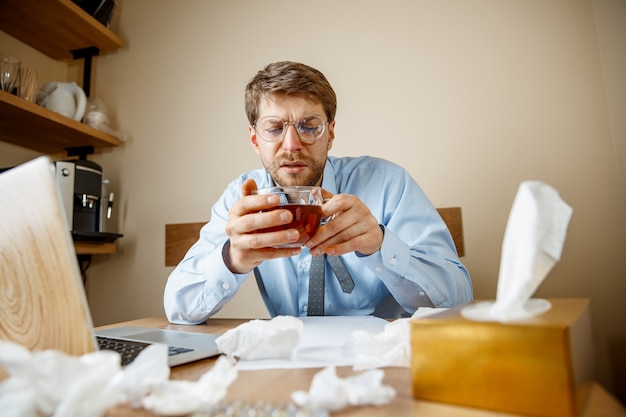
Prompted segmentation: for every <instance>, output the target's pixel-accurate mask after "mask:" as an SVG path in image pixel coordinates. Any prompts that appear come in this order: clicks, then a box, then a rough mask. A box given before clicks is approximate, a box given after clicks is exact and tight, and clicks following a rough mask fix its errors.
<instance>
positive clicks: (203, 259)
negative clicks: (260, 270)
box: [163, 181, 249, 324]
mask: <svg viewBox="0 0 626 417" xmlns="http://www.w3.org/2000/svg"><path fill="white" fill-rule="evenodd" d="M240 189H241V186H240V185H239V181H237V182H233V183H231V184H230V185H229V187H228V188H227V189H226V191H225V192H224V194H223V195H222V197H221V198H220V199H219V200H218V201H217V202H216V203H215V204H214V205H213V208H212V210H211V220H210V221H209V222H208V223H207V224H206V225H204V226H203V227H202V229H201V230H200V237H199V239H198V241H197V242H196V243H195V244H194V245H193V246H192V247H191V248H190V249H189V251H188V252H187V253H186V254H185V257H184V258H183V260H182V261H181V262H180V263H179V264H178V265H177V266H176V267H175V268H174V270H173V271H172V273H171V274H170V276H169V277H168V280H167V283H166V285H165V291H164V294H163V305H164V308H165V314H166V316H167V318H168V320H169V321H170V322H172V323H178V324H198V323H202V322H204V321H206V320H207V319H208V318H209V317H210V316H212V315H214V314H215V313H217V312H218V311H219V310H220V309H221V308H222V307H223V306H224V305H225V304H226V303H227V302H228V301H229V300H231V299H232V298H233V297H234V296H235V294H236V293H237V291H238V290H239V287H240V286H241V285H242V284H243V282H244V281H245V280H246V278H247V277H248V275H249V274H234V273H232V272H231V271H230V270H229V269H228V267H227V266H226V264H225V263H224V259H223V257H222V249H223V247H224V245H225V244H226V242H227V240H228V236H227V235H226V233H225V231H224V227H225V224H226V219H227V218H228V210H229V208H230V207H231V206H232V204H233V203H234V201H236V200H237V199H238V198H239V196H240V194H239V190H240Z"/></svg>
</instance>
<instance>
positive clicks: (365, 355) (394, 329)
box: [352, 307, 447, 371]
mask: <svg viewBox="0 0 626 417" xmlns="http://www.w3.org/2000/svg"><path fill="white" fill-rule="evenodd" d="M445 310H447V308H430V307H420V308H419V309H417V310H416V311H415V313H414V314H413V315H412V316H411V317H408V318H400V319H396V320H394V321H392V322H390V323H389V324H386V325H385V328H384V330H383V331H382V332H381V333H378V334H371V333H369V332H366V331H363V330H357V331H355V332H353V333H352V337H353V339H354V346H355V349H356V360H355V363H354V366H353V369H354V370H355V371H360V370H364V369H373V368H383V367H403V368H409V367H410V366H411V320H414V319H419V318H422V317H427V316H430V315H432V314H435V313H439V312H442V311H445Z"/></svg>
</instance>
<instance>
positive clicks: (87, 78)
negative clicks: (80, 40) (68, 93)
mask: <svg viewBox="0 0 626 417" xmlns="http://www.w3.org/2000/svg"><path fill="white" fill-rule="evenodd" d="M70 52H71V53H72V56H73V57H74V59H84V60H85V66H84V68H83V90H84V91H85V95H86V96H87V97H89V93H90V92H91V59H92V58H93V57H94V56H98V55H100V49H98V48H96V47H95V46H90V47H88V48H82V49H74V50H73V51H70Z"/></svg>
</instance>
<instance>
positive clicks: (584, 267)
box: [0, 0, 626, 396]
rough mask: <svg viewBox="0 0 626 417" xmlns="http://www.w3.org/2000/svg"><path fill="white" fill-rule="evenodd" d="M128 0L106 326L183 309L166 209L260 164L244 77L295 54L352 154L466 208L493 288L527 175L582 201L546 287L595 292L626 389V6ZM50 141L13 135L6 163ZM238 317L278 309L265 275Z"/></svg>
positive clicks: (101, 73) (108, 158) (605, 356)
mask: <svg viewBox="0 0 626 417" xmlns="http://www.w3.org/2000/svg"><path fill="white" fill-rule="evenodd" d="M118 3H119V9H118V14H117V15H116V20H115V22H114V25H113V28H114V30H115V31H116V32H117V33H119V34H120V35H121V37H122V38H123V39H124V40H125V41H126V42H127V46H126V47H125V48H124V49H122V50H119V51H117V52H114V53H111V54H107V55H104V56H101V57H98V58H96V59H95V62H94V67H95V68H94V85H93V87H92V96H97V97H99V98H101V99H103V100H104V102H105V103H106V105H107V106H108V107H109V110H110V117H111V119H112V121H113V122H114V127H115V128H116V129H119V130H120V131H123V132H124V133H127V134H128V135H129V139H128V141H127V142H126V143H125V144H124V145H123V146H122V147H119V148H116V149H110V150H106V151H104V152H102V153H100V154H98V155H96V156H95V157H94V158H93V159H94V160H96V161H97V162H99V163H100V164H101V165H102V166H103V167H104V169H105V171H106V173H107V176H108V177H109V179H110V180H111V183H112V189H113V190H114V191H116V192H117V195H118V198H117V201H118V206H117V214H118V227H119V230H120V231H121V232H122V233H124V235H125V236H124V238H122V239H120V240H119V253H118V254H116V255H113V256H100V257H96V258H95V259H94V264H93V265H92V266H91V268H90V269H89V271H88V276H89V278H88V284H87V290H88V297H89V302H90V305H91V309H92V313H93V316H94V321H95V323H96V324H106V323H111V322H117V321H120V320H127V319H132V318H137V317H142V316H148V315H159V316H160V315H163V310H162V303H161V300H162V291H163V287H164V285H165V281H166V279H167V276H168V274H169V272H170V271H171V268H167V267H165V266H164V225H165V224H166V223H176V222H191V221H204V220H208V218H209V213H210V206H211V204H212V203H213V201H214V200H216V199H217V198H218V197H219V195H220V194H221V192H222V190H223V188H224V186H225V185H226V183H227V182H228V181H230V180H231V179H232V178H234V177H235V176H236V175H238V174H239V173H240V172H242V171H244V170H249V169H252V168H256V167H258V166H259V162H258V160H257V157H256V154H254V152H253V151H252V149H251V148H250V146H249V144H248V143H247V124H246V119H245V115H244V111H243V89H244V85H245V84H246V82H247V81H248V80H249V78H250V77H251V76H252V75H253V74H254V73H255V72H256V71H257V70H258V69H259V68H260V67H262V66H263V65H265V64H266V63H268V62H271V61H276V60H283V59H289V60H297V61H302V62H305V63H308V64H310V65H313V66H315V67H317V68H318V69H320V70H322V71H323V72H324V73H325V74H326V75H327V76H328V78H329V79H330V81H331V83H332V84H333V85H334V87H335V88H336V90H337V93H338V96H339V110H338V113H337V128H336V133H337V138H336V141H335V147H334V149H333V150H332V154H334V155H338V156H340V155H361V154H372V155H376V156H381V157H384V158H387V159H390V160H392V161H394V162H397V163H399V164H401V165H403V166H405V167H406V168H407V169H408V170H409V171H410V172H411V174H412V175H413V176H414V177H415V178H416V179H417V181H418V182H419V183H420V184H421V185H422V187H423V188H424V190H425V191H426V193H427V194H428V195H429V196H430V198H431V200H432V201H433V203H434V204H435V205H437V206H448V205H460V206H461V207H462V208H463V214H464V225H465V238H466V251H467V256H466V257H465V258H463V261H464V262H465V263H466V265H467V266H468V268H469V270H470V272H471V274H472V278H473V281H474V286H475V296H476V297H477V298H494V297H495V292H496V283H497V278H498V268H499V260H500V248H501V243H502V237H503V234H504V229H505V225H506V220H507V217H508V214H509V210H510V208H511V204H512V201H513V198H514V196H515V193H516V191H517V187H518V185H519V183H520V182H521V181H523V180H530V179H537V180H542V181H545V182H547V183H549V184H551V185H553V186H554V187H555V188H557V189H558V190H559V192H560V193H561V195H562V197H563V198H564V199H565V200H566V201H567V202H568V203H569V204H570V205H571V206H572V207H573V208H574V214H573V217H572V220H571V223H570V227H569V231H568V238H567V241H566V244H565V248H564V251H563V256H562V259H561V261H560V262H559V263H558V264H557V266H556V267H555V268H554V270H553V271H552V273H551V274H550V275H549V276H548V278H547V279H546V281H545V283H544V284H543V285H542V286H541V287H540V289H539V290H538V292H537V294H536V295H537V296H540V297H588V298H590V299H591V302H592V304H591V309H592V319H593V330H594V335H595V344H596V348H597V363H596V365H597V376H598V379H599V381H600V382H601V383H602V384H603V385H604V386H606V387H607V388H609V389H611V388H613V389H614V391H615V392H617V391H620V390H624V380H623V378H624V377H623V376H619V375H624V374H625V373H626V371H625V370H624V366H625V363H624V362H625V359H624V357H623V353H622V352H623V351H624V346H625V344H626V326H624V324H623V317H625V316H626V302H624V296H626V273H625V272H624V271H625V270H626V256H624V255H625V254H626V238H625V236H626V208H625V206H624V201H625V199H626V190H625V186H624V184H626V181H625V180H624V178H625V174H624V170H625V166H626V156H625V149H626V145H625V136H626V134H625V131H626V129H625V126H624V118H623V115H624V114H625V106H626V104H625V101H626V98H625V96H626V95H625V94H624V91H625V83H624V78H623V75H619V74H624V71H622V70H623V69H624V52H623V50H622V49H623V39H624V38H625V37H624V27H625V26H626V25H624V23H625V22H626V11H625V7H624V4H625V2H623V1H620V0H596V1H591V0H578V1H576V0H561V1H559V0H550V1H543V0H535V1H527V0H519V1H508V2H502V1H498V0H482V1H481V0H473V1H453V0H446V1H402V0H393V1H386V2H380V1H343V2H336V1H331V0H321V1H318V2H314V3H311V2H304V1H293V0H291V1H287V0H284V1H278V0H271V1H269V0H268V1H265V2H258V1H252V0H248V1H240V2H238V3H237V6H236V7H235V6H234V5H233V3H232V2H229V1H227V0H214V1H199V0H197V1H191V0H188V1H185V2H170V1H164V0H133V1H119V0H118ZM618 40H619V41H618ZM0 41H1V42H2V48H0V49H11V51H10V52H13V53H14V54H16V55H21V56H22V58H23V59H24V61H25V62H27V61H28V60H32V61H33V63H32V64H31V65H32V66H34V67H36V69H37V70H38V71H41V73H43V74H46V75H47V76H48V77H49V80H50V79H54V77H63V76H64V77H67V79H75V80H76V81H80V79H79V77H80V74H79V72H80V71H77V70H76V68H75V67H76V66H75V64H72V63H70V67H69V68H68V69H67V72H66V73H63V71H64V70H59V69H58V67H57V66H58V65H59V63H58V62H54V61H50V60H46V59H45V57H44V58H41V57H40V56H38V53H36V52H33V51H32V50H30V48H27V47H25V46H23V45H21V44H20V43H19V42H17V41H14V40H12V39H11V38H10V37H8V36H7V35H5V34H4V33H0ZM42 60H43V62H42ZM63 65H65V63H63ZM55 68H56V72H55ZM59 71H60V72H59ZM48 73H50V74H48ZM33 155H34V154H33V153H32V152H27V151H23V150H21V149H20V148H17V147H14V146H9V145H3V144H0V164H4V165H6V164H8V163H17V162H21V161H22V160H26V159H29V158H30V157H32V156H33ZM220 315H221V316H224V317H267V313H266V312H265V309H264V307H263V305H262V302H261V301H260V297H259V296H258V293H257V290H256V285H255V284H254V282H253V280H249V282H248V283H247V284H246V286H245V287H244V289H243V290H242V291H241V292H240V293H239V294H238V296H237V297H236V299H235V300H234V301H233V302H231V303H230V304H229V305H228V306H227V307H226V308H225V309H224V310H223V311H222V312H221V314H220ZM620 349H621V350H620ZM619 355H621V357H620V356H619ZM620 369H621V371H624V372H618V371H619V370H620ZM618 377H619V378H622V380H621V381H620V380H618ZM621 392H623V391H621ZM622 396H623V394H622Z"/></svg>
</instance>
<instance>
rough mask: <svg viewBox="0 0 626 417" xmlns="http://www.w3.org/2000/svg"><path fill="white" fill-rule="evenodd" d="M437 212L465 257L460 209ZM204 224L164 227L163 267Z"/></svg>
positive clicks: (175, 258) (174, 261) (183, 250)
mask: <svg viewBox="0 0 626 417" xmlns="http://www.w3.org/2000/svg"><path fill="white" fill-rule="evenodd" d="M437 211H438V212H439V215H440V216H441V218H442V219H443V221H444V222H445V223H446V225H447V226H448V229H449V230H450V234H451V235H452V239H454V245H455V246H456V250H457V252H458V254H459V256H465V241H464V238H463V218H462V216H461V207H442V208H438V209H437ZM205 223H206V222H198V223H175V224H166V225H165V266H176V265H178V263H179V262H180V261H181V260H182V259H183V257H184V256H185V253H187V251H188V250H189V248H190V247H191V245H193V244H194V243H195V242H196V241H197V240H198V236H199V235H200V229H201V228H202V226H204V225H205Z"/></svg>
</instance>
